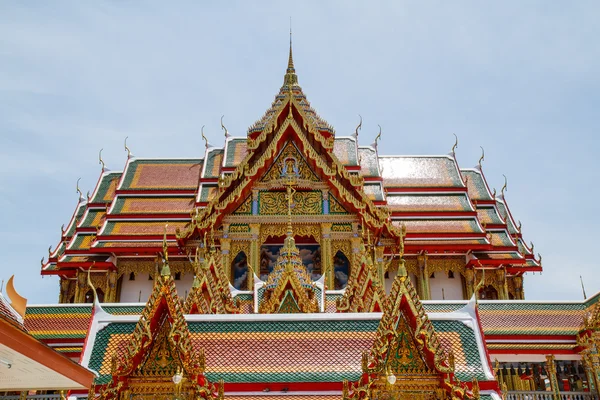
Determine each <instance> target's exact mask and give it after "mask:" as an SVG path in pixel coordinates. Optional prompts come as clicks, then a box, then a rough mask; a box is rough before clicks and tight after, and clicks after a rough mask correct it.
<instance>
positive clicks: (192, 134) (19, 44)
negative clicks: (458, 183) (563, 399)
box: [0, 1, 600, 303]
mask: <svg viewBox="0 0 600 400" xmlns="http://www.w3.org/2000/svg"><path fill="white" fill-rule="evenodd" d="M290 16H292V20H293V22H292V23H293V30H294V60H295V64H296V70H297V72H298V75H299V80H300V84H301V86H302V87H303V89H304V91H305V93H306V94H307V96H308V99H309V100H310V101H311V103H312V105H313V106H314V107H315V108H316V110H317V111H318V112H319V114H320V115H321V116H322V117H323V118H324V119H325V120H327V121H328V122H329V123H331V124H332V125H333V126H334V127H335V129H336V132H337V134H338V135H348V134H350V133H351V132H352V131H353V130H354V127H355V126H356V124H357V122H358V114H361V115H362V116H363V119H364V123H363V130H362V131H361V134H360V141H361V143H363V144H369V143H371V142H372V141H373V138H374V137H375V135H376V133H377V129H378V128H377V124H380V125H381V126H382V127H383V134H382V142H381V144H380V152H381V153H382V154H444V153H447V152H449V151H450V148H451V146H452V144H453V142H454V136H453V135H452V133H456V134H457V135H458V137H459V140H460V142H459V147H458V149H457V158H458V161H459V163H460V165H461V166H463V167H471V166H474V165H476V163H477V160H478V158H479V155H480V148H479V146H483V147H484V148H485V150H486V160H485V162H484V172H485V174H486V176H487V178H488V181H489V183H490V185H492V186H493V187H496V188H498V189H500V187H501V186H502V183H503V178H502V174H505V175H506V176H507V177H508V191H507V193H506V197H507V200H508V202H509V206H510V208H511V211H512V213H513V215H514V216H515V218H517V219H520V220H521V221H522V222H523V233H524V235H525V237H526V239H527V240H532V241H533V242H534V243H535V249H536V252H540V253H541V254H542V256H543V263H544V272H543V274H542V275H541V276H540V275H539V274H535V275H531V274H529V275H528V276H527V277H526V279H525V294H526V297H527V298H528V299H580V298H581V297H582V294H581V287H580V283H579V276H580V275H582V276H583V277H584V280H585V282H586V290H587V292H588V294H592V293H594V292H597V291H599V290H600V280H599V279H598V276H599V274H598V272H597V264H598V262H597V259H596V254H595V248H596V246H597V245H598V244H597V242H598V239H599V238H598V235H597V226H598V224H599V223H600V217H599V213H598V211H597V210H596V205H595V200H594V199H596V198H597V197H598V195H599V194H600V193H599V190H598V181H599V179H600V174H599V171H600V170H599V168H598V167H597V165H596V160H597V154H598V151H599V150H600V143H599V139H598V133H599V128H600V126H599V125H600V122H599V118H598V111H597V110H598V109H599V108H600V94H599V93H600V90H599V89H600V87H599V86H600V78H599V74H598V71H599V70H600V46H598V44H597V40H598V37H600V25H599V24H598V23H597V21H598V19H599V17H600V6H599V5H598V3H597V2H593V1H588V2H586V1H579V2H573V3H569V4H568V5H567V4H566V3H561V2H544V1H528V2H517V1H510V2H496V3H491V2H444V1H439V2H410V3H408V2H396V1H391V2H352V1H340V2H333V1H331V2H321V1H303V2H295V3H294V4H290V3H289V2H260V3H251V2H212V3H209V2H195V1H190V2H184V1H178V2H160V1H156V2H137V1H136V2H134V1H114V2H100V1H97V2H92V1H72V2H66V1H64V2H61V1H57V2H52V3H49V2H2V3H0V167H1V170H2V173H1V174H0V221H1V222H2V223H1V226H0V238H1V240H0V252H1V254H2V262H1V263H0V279H5V280H7V279H8V278H9V277H10V275H12V274H13V273H14V274H15V275H16V278H15V284H16V287H17V289H18V290H19V292H20V293H21V294H22V295H24V296H25V297H27V298H28V299H29V301H30V303H48V302H56V301H57V299H58V280H57V279H54V278H48V277H46V278H43V279H42V278H41V277H40V275H39V270H40V259H41V258H42V257H43V256H45V257H47V254H48V252H47V249H48V246H50V245H52V246H54V245H55V244H56V243H57V241H58V239H59V235H60V226H61V225H62V224H65V223H67V222H68V220H69V218H70V216H71V214H72V212H73V210H74V207H75V205H76V203H77V194H76V193H75V183H76V181H77V179H78V178H79V177H81V178H82V179H81V187H82V190H83V191H84V193H85V192H86V191H87V190H93V187H94V185H95V183H96V180H97V178H98V176H99V173H100V166H99V165H98V162H97V157H98V151H99V150H100V149H101V148H104V152H103V158H104V160H105V161H106V163H107V167H108V168H110V169H112V170H120V169H122V168H123V166H124V164H125V160H126V153H125V151H124V150H123V140H124V139H125V137H126V136H129V140H128V143H129V146H130V147H131V149H132V151H133V153H134V154H135V155H137V156H140V157H201V156H202V154H203V149H204V146H203V142H202V139H201V136H200V128H201V126H202V125H206V128H205V132H206V134H207V136H208V138H209V140H210V141H211V142H212V143H213V144H218V145H221V143H222V139H223V138H222V132H221V130H220V125H219V119H220V117H221V115H222V114H225V124H226V125H227V128H228V129H229V131H230V132H231V133H232V134H235V135H238V136H241V135H245V133H246V129H247V127H248V126H250V125H251V124H252V123H253V122H254V121H255V120H256V119H258V118H259V117H260V116H262V114H263V112H264V111H265V109H266V108H268V107H269V105H270V104H271V101H272V100H273V96H274V95H275V94H276V92H277V90H278V89H279V87H280V86H281V83H282V79H283V74H284V71H285V67H286V63H287V52H288V29H289V17H290Z"/></svg>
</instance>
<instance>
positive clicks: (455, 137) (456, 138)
mask: <svg viewBox="0 0 600 400" xmlns="http://www.w3.org/2000/svg"><path fill="white" fill-rule="evenodd" d="M453 135H454V139H455V140H454V145H453V146H452V150H450V152H451V153H452V154H454V152H455V150H456V148H457V147H458V136H456V133H453Z"/></svg>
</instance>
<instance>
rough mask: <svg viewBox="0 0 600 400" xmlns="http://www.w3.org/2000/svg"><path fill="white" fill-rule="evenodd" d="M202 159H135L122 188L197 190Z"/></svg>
mask: <svg viewBox="0 0 600 400" xmlns="http://www.w3.org/2000/svg"><path fill="white" fill-rule="evenodd" d="M201 168H202V160H200V159H194V160H185V159H181V160H166V159H165V160H133V161H131V162H130V163H129V165H128V167H127V171H126V175H125V176H124V177H123V179H122V181H121V186H120V187H119V189H120V190H169V189H177V190H182V189H183V190H195V189H196V188H197V187H198V181H199V178H200V171H201Z"/></svg>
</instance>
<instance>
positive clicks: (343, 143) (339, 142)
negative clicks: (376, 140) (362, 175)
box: [333, 138, 358, 165]
mask: <svg viewBox="0 0 600 400" xmlns="http://www.w3.org/2000/svg"><path fill="white" fill-rule="evenodd" d="M333 154H335V156H336V157H337V159H338V160H339V161H340V162H341V163H342V164H343V165H358V158H357V154H356V141H355V140H354V139H353V138H336V139H335V141H334V142H333Z"/></svg>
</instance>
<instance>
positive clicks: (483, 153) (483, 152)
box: [479, 146, 485, 169]
mask: <svg viewBox="0 0 600 400" xmlns="http://www.w3.org/2000/svg"><path fill="white" fill-rule="evenodd" d="M479 147H481V157H479V169H481V163H482V162H483V161H484V160H485V150H484V149H483V146H479Z"/></svg>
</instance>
